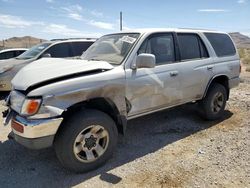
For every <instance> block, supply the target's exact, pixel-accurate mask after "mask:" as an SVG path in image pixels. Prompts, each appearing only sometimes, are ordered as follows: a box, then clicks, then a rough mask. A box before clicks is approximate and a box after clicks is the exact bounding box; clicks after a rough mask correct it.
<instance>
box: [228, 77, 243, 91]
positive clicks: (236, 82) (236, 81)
mask: <svg viewBox="0 0 250 188" xmlns="http://www.w3.org/2000/svg"><path fill="white" fill-rule="evenodd" d="M239 84H240V78H239V77H235V78H231V79H229V80H228V85H229V88H230V89H231V88H234V87H237V86H238V85H239Z"/></svg>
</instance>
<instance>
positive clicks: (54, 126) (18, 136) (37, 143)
mask: <svg viewBox="0 0 250 188" xmlns="http://www.w3.org/2000/svg"><path fill="white" fill-rule="evenodd" d="M62 120H63V118H53V119H38V120H27V119H25V118H23V117H20V116H16V117H13V119H12V123H11V128H12V132H13V133H14V139H15V141H17V142H18V143H20V144H21V145H23V146H25V147H27V148H30V149H42V148H47V147H50V146H52V145H53V141H54V136H55V134H56V132H57V130H58V128H59V126H60V124H61V122H62Z"/></svg>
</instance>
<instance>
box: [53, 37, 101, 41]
mask: <svg viewBox="0 0 250 188" xmlns="http://www.w3.org/2000/svg"><path fill="white" fill-rule="evenodd" d="M81 39H84V40H96V39H97V38H64V39H51V40H50V41H64V40H81Z"/></svg>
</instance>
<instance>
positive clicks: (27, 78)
mask: <svg viewBox="0 0 250 188" xmlns="http://www.w3.org/2000/svg"><path fill="white" fill-rule="evenodd" d="M112 68H113V66H112V65H111V64H109V63H107V62H105V61H87V60H81V59H61V58H60V59H59V58H43V59H40V60H38V61H34V62H33V63H30V64H29V65H27V66H25V67H24V68H22V69H21V70H20V71H19V72H18V73H17V74H16V76H15V77H14V78H13V80H12V81H11V83H12V85H13V86H14V88H15V89H18V90H26V89H27V88H28V87H30V86H33V85H36V84H39V83H42V82H45V81H48V80H53V79H56V78H63V77H68V78H69V77H70V75H72V76H74V75H76V74H81V73H83V74H84V73H88V72H90V71H91V72H92V71H95V70H96V71H98V70H110V69H112Z"/></svg>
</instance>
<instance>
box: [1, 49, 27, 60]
mask: <svg viewBox="0 0 250 188" xmlns="http://www.w3.org/2000/svg"><path fill="white" fill-rule="evenodd" d="M27 50H28V49H27V48H11V49H5V50H1V51H0V60H3V59H10V58H14V57H17V56H19V55H21V54H22V53H23V52H25V51H27Z"/></svg>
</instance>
